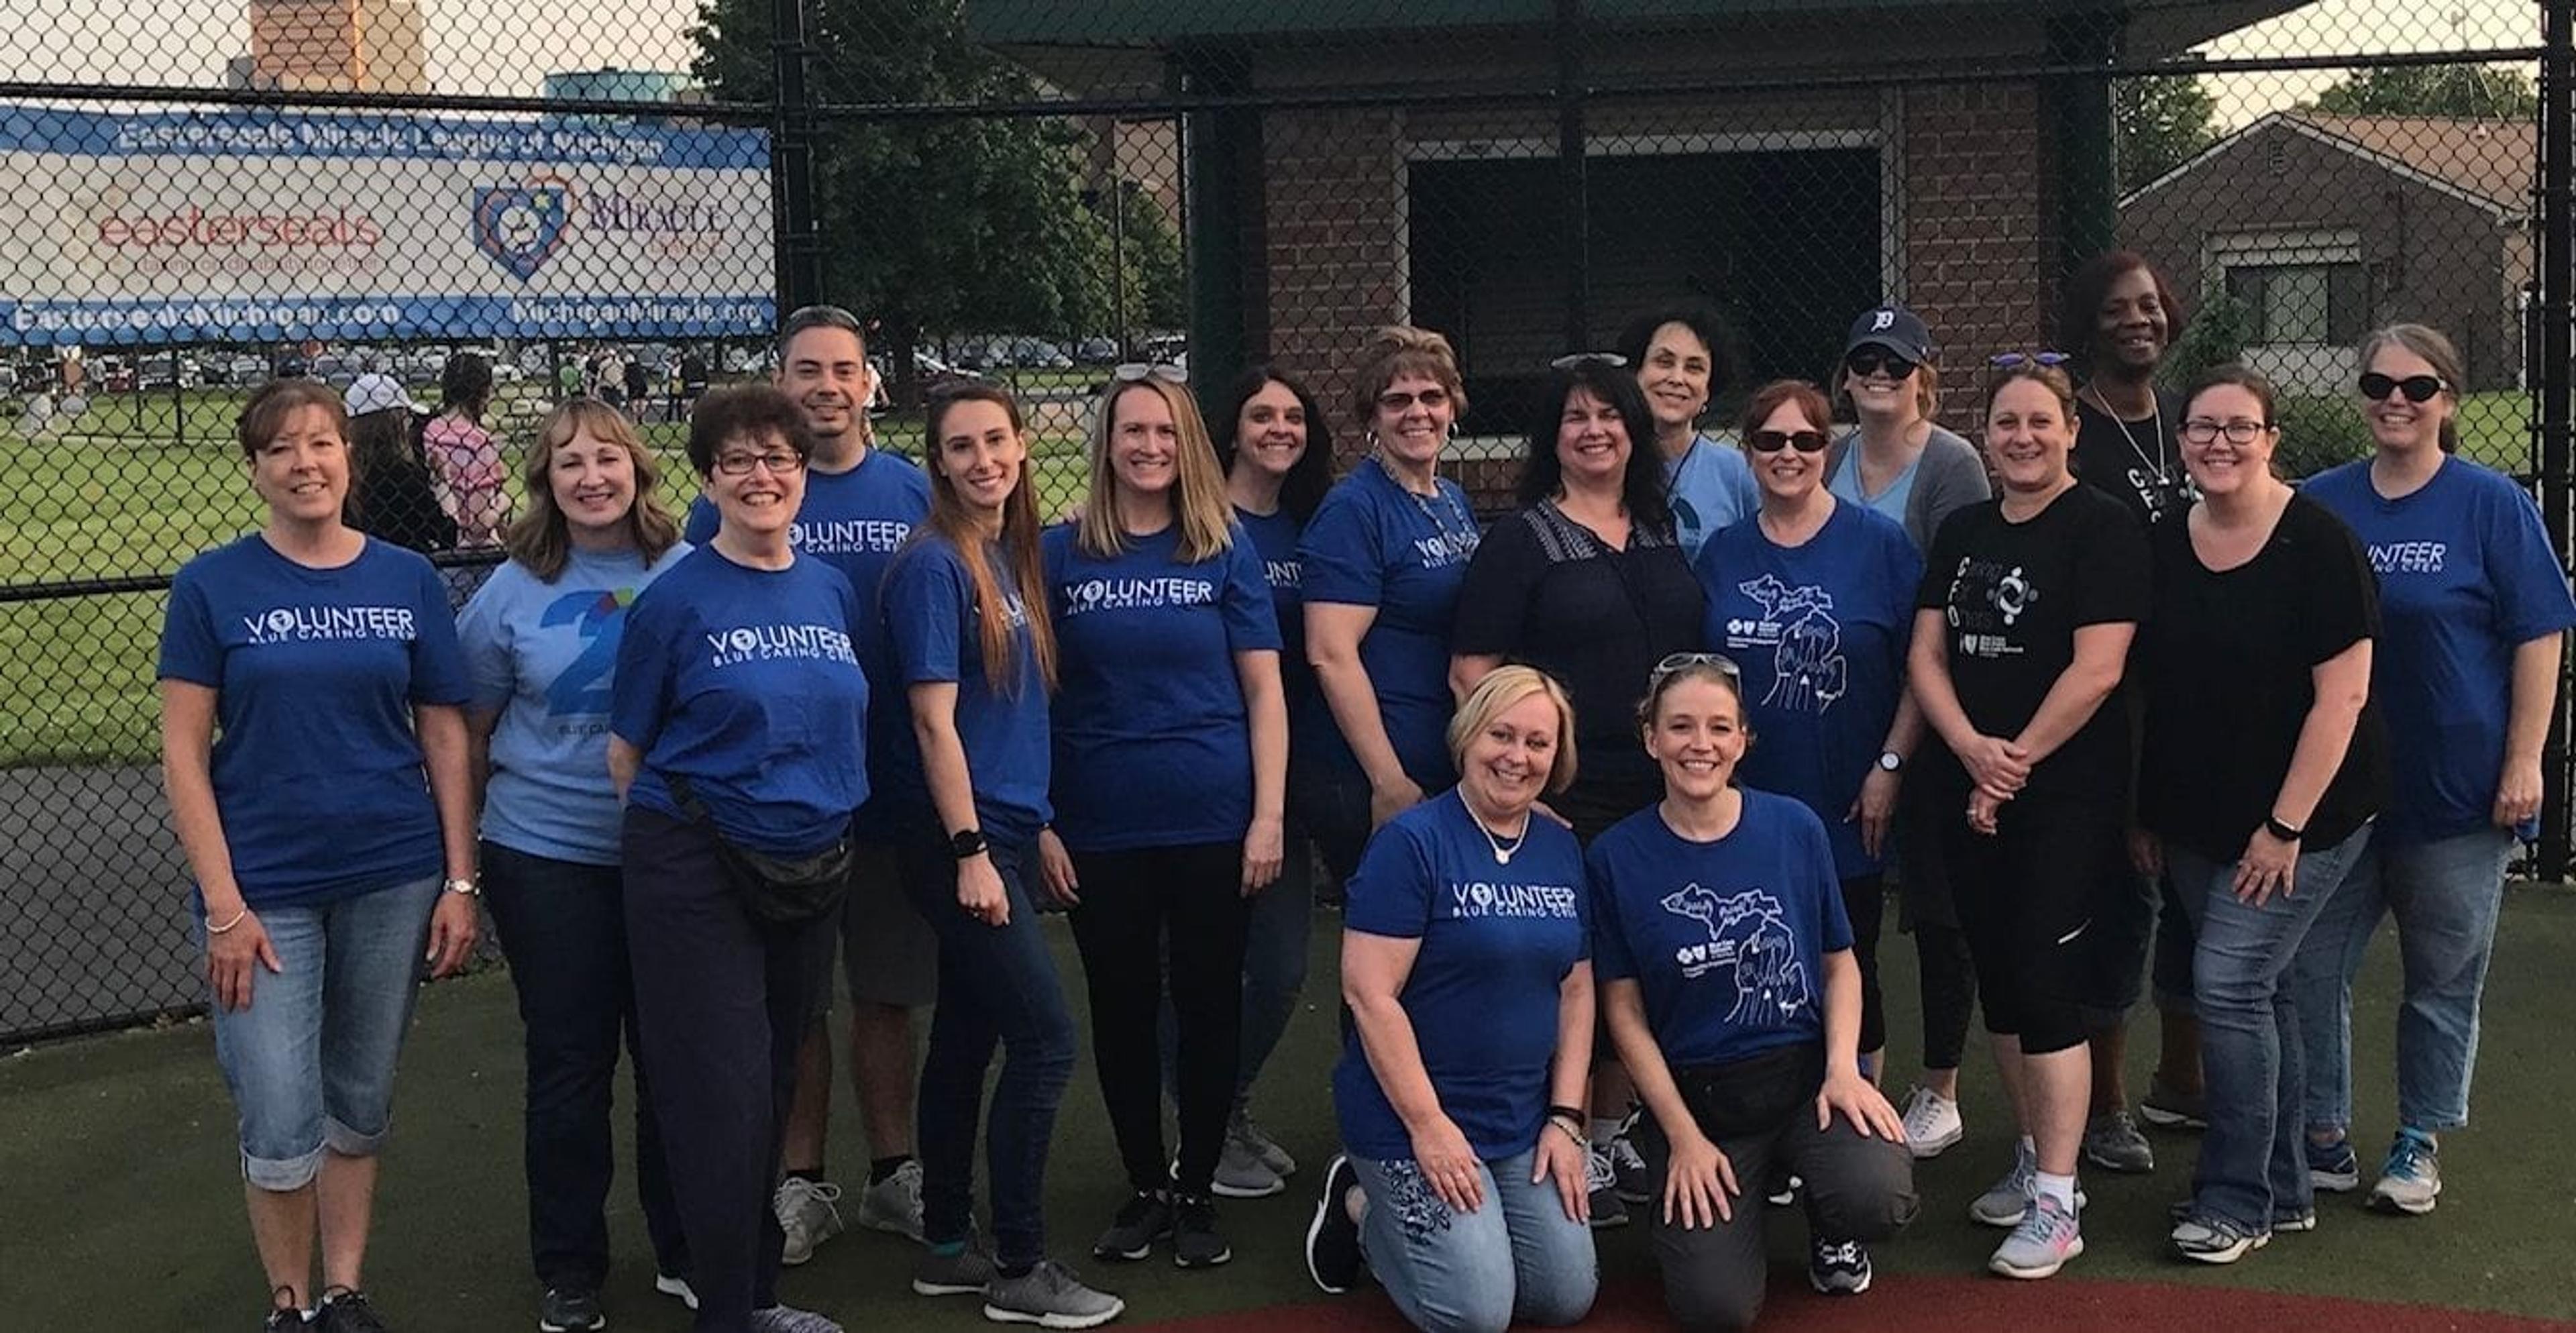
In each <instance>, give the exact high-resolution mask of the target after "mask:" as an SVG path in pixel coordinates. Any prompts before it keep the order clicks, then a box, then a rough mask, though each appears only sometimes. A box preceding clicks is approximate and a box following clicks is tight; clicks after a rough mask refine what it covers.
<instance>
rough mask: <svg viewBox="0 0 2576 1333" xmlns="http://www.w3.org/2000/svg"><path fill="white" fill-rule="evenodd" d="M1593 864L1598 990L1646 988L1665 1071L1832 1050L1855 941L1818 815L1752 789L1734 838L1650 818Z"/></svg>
mask: <svg viewBox="0 0 2576 1333" xmlns="http://www.w3.org/2000/svg"><path fill="white" fill-rule="evenodd" d="M1720 535H1723V534H1720ZM1584 865H1585V869H1586V871H1587V872H1588V873H1589V874H1590V876H1591V881H1592V948H1593V962H1592V967H1593V975H1594V978H1595V979H1596V980H1597V981H1600V982H1603V983H1607V982H1612V981H1634V982H1636V983H1637V988H1638V989H1639V990H1640V991H1641V992H1643V994H1644V998H1645V1002H1646V1026H1647V1027H1649V1028H1651V1029H1653V1031H1654V1034H1655V1046H1656V1047H1657V1049H1659V1050H1661V1051H1662V1052H1663V1054H1664V1061H1665V1063H1667V1064H1670V1065H1673V1066H1676V1067H1680V1066H1686V1065H1715V1064H1726V1063H1729V1062H1731V1061H1735V1060H1741V1059H1744V1058H1745V1057H1747V1056H1753V1055H1760V1054H1761V1053H1763V1052H1764V1051H1769V1050H1776V1049H1778V1048H1779V1047H1782V1046H1790V1045H1795V1044H1797V1043H1800V1042H1812V1041H1820V1040H1822V1039H1823V1037H1824V1030H1825V1026H1824V1024H1825V967H1824V960H1825V955H1827V954H1830V953H1839V952H1842V951H1843V950H1845V949H1849V948H1850V947H1852V931H1851V919H1850V918H1849V917H1847V916H1845V915H1844V914H1843V893H1842V886H1841V884H1839V883H1837V882H1836V880H1835V878H1834V862H1833V854H1832V853H1831V852H1830V851H1829V850H1828V849H1827V848H1826V846H1825V826H1824V823H1823V821H1821V820H1819V819H1817V818H1816V813H1815V811H1813V810H1810V809H1808V808H1807V807H1806V806H1805V804H1803V803H1801V802H1799V801H1795V800H1792V799H1790V798H1788V797H1786V796H1774V795H1772V794H1771V793H1769V792H1763V791H1754V790H1752V789H1750V788H1747V789H1745V792H1744V813H1743V816H1742V817H1741V818H1739V819H1738V820H1737V821H1736V824H1735V828H1734V830H1733V831H1732V832H1729V833H1728V834H1727V835H1726V836H1725V837H1723V838H1720V839H1718V840H1717V841H1715V842H1692V841H1690V840H1688V839H1686V838H1684V837H1682V836H1681V835H1680V834H1678V833H1675V832H1673V830H1672V828H1671V826H1669V825H1667V824H1666V823H1664V815H1663V810H1662V807H1661V806H1650V807H1648V808H1646V809H1644V810H1640V811H1638V812H1637V813H1635V814H1633V815H1630V816H1629V817H1627V818H1626V819H1623V820H1621V821H1619V823H1617V824H1615V825H1613V826H1612V827H1611V829H1610V831H1609V832H1607V833H1604V834H1602V835H1601V836H1600V837H1598V838H1595V839H1593V840H1592V849H1591V851H1590V853H1589V854H1587V855H1586V856H1585V857H1584Z"/></svg>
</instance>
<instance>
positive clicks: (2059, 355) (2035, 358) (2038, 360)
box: [1986, 352, 2075, 370]
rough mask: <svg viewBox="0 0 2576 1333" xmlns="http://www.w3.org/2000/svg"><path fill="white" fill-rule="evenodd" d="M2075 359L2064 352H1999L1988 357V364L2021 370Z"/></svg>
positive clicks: (2060, 364) (2063, 363)
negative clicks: (2026, 367)
mask: <svg viewBox="0 0 2576 1333" xmlns="http://www.w3.org/2000/svg"><path fill="white" fill-rule="evenodd" d="M2074 359H2075V358H2073V357H2071V356H2068V355H2067V354H2066V353H2064V352H1997V353H1995V354H1994V355H1993V356H1990V357H1987V358H1986V364H1987V365H1989V366H1992V367H1994V368H1995V369H1997V370H2019V369H2021V368H2022V367H2024V366H2062V365H2065V364H2066V363H2067V362H2069V361H2072V360H2074Z"/></svg>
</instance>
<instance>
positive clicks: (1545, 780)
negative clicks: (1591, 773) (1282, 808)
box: [1306, 666, 1600, 1333]
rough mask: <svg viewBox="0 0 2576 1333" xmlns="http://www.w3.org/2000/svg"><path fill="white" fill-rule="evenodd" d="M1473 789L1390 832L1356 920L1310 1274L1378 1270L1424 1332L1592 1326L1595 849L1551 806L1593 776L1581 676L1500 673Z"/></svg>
mask: <svg viewBox="0 0 2576 1333" xmlns="http://www.w3.org/2000/svg"><path fill="white" fill-rule="evenodd" d="M1448 741H1449V749H1450V753H1451V756H1452V758H1453V761H1454V762H1455V763H1456V764H1457V767H1458V782H1457V785H1456V786H1455V787H1453V788H1451V789H1450V790H1448V791H1446V792H1443V793H1441V794H1440V795H1438V796H1435V797H1432V798H1431V799H1430V800H1427V801H1423V802H1421V803H1419V804H1417V805H1415V806H1413V807H1412V808H1410V809H1408V810H1405V811H1403V812H1402V813H1400V814H1398V815H1397V816H1396V817H1395V818H1394V819H1392V820H1390V821H1388V823H1387V825H1386V827H1384V828H1382V829H1380V830H1378V833H1377V836H1375V837H1374V838H1372V839H1370V840H1369V845H1368V852H1367V854H1366V855H1365V856H1364V857H1363V858H1362V859H1361V861H1360V868H1359V873H1358V874H1356V875H1354V876H1352V877H1351V883H1350V902H1349V907H1348V909H1347V910H1346V911H1345V913H1344V916H1343V927H1342V998H1343V1000H1344V1001H1345V1002H1346V1003H1348V1004H1349V1006H1350V1013H1349V1016H1348V1018H1347V1019H1345V1021H1344V1022H1343V1024H1342V1032H1343V1043H1342V1058H1341V1062H1340V1063H1339V1064H1337V1065H1335V1066H1334V1068H1333V1109H1334V1112H1335V1119H1336V1120H1337V1122H1338V1124H1339V1126H1340V1129H1341V1136H1342V1147H1343V1152H1344V1154H1345V1155H1343V1156H1339V1157H1335V1158H1334V1159H1333V1162H1332V1165H1331V1166H1330V1167H1329V1168H1327V1169H1326V1171H1325V1173H1324V1194H1323V1198H1322V1199H1321V1200H1319V1201H1318V1202H1317V1204H1316V1206H1315V1218H1314V1221H1313V1222H1312V1223H1311V1224H1309V1226H1308V1227H1307V1229H1306V1265H1307V1272H1308V1273H1309V1274H1310V1275H1311V1276H1313V1278H1314V1279H1315V1283H1316V1285H1317V1286H1320V1287H1322V1288H1323V1289H1324V1290H1325V1291H1328V1292H1334V1293H1340V1292H1345V1291H1349V1290H1350V1289H1351V1288H1352V1287H1353V1286H1355V1285H1357V1283H1358V1281H1359V1276H1360V1274H1361V1272H1362V1271H1364V1270H1365V1271H1366V1272H1368V1273H1370V1274H1372V1275H1373V1276H1375V1277H1376V1279H1377V1282H1378V1285H1379V1286H1381V1287H1383V1288H1385V1289H1386V1294H1387V1296H1388V1298H1389V1299H1391V1300H1393V1301H1394V1302H1395V1308H1396V1310H1397V1311H1398V1312H1400V1313H1401V1314H1402V1315H1403V1316H1404V1318H1405V1319H1406V1321H1407V1322H1409V1323H1411V1324H1412V1325H1413V1326H1414V1327H1416V1328H1419V1329H1426V1330H1436V1331H1438V1333H1502V1330H1503V1329H1504V1328H1505V1327H1506V1326H1508V1325H1510V1324H1512V1323H1514V1322H1516V1321H1517V1322H1519V1323H1524V1324H1540V1325H1547V1326H1557V1325H1564V1324H1572V1323H1577V1322H1579V1321H1581V1320H1582V1318H1583V1317H1584V1315H1585V1314H1587V1313H1589V1312H1590V1311H1591V1309H1592V1298H1593V1296H1594V1294H1595V1293H1596V1292H1597V1291H1598V1289H1599V1286H1600V1267H1599V1263H1598V1261H1597V1260H1596V1259H1595V1257H1594V1254H1593V1248H1592V1233H1591V1232H1590V1230H1588V1229H1587V1228H1586V1227H1585V1225H1584V1208H1585V1194H1584V1180H1583V1160H1584V1143H1583V1115H1582V1112H1580V1111H1578V1110H1576V1109H1575V1104H1576V1103H1578V1102H1580V1101H1581V1100H1582V1095H1583V1084H1584V1079H1585V1077H1586V1074H1587V1070H1588V1067H1589V1065H1590V1062H1591V1050H1592V1019H1593V1011H1592V964H1591V962H1590V956H1591V945H1590V939H1589V935H1588V932H1587V923H1588V921H1589V918H1590V912H1589V909H1588V906H1587V903H1586V898H1587V895H1586V893H1585V890H1584V880H1583V853H1582V851H1581V849H1580V848H1578V847H1577V846H1576V845H1575V841H1574V835H1573V834H1572V833H1570V832H1568V831H1567V830H1566V828H1565V826H1564V825H1562V824H1559V823H1557V822H1556V821H1554V820H1552V819H1549V818H1548V817H1547V816H1546V815H1545V814H1543V813H1540V812H1539V811H1538V809H1537V808H1536V807H1537V804H1538V800H1539V797H1540V796H1541V795H1543V794H1545V793H1549V792H1561V791H1563V790H1564V789H1565V787H1566V784H1567V783H1568V782H1570V781H1572V780H1573V778H1574V775H1575V753H1576V749H1577V745H1578V742H1577V741H1576V739H1575V735H1574V713H1573V709H1572V708H1571V706H1570V705H1569V704H1568V703H1567V701H1566V698H1565V691H1564V689H1563V688H1562V687H1560V686H1559V685H1557V683H1556V682H1555V681H1553V680H1550V679H1549V678H1548V677H1546V676H1545V675H1542V674H1541V673H1539V672H1537V671H1535V670H1532V669H1531V668H1529V667H1525V666H1507V667H1502V668H1499V669H1497V670H1495V671H1493V672H1491V673H1489V674H1488V675H1487V676H1486V677H1485V678H1484V680H1483V681H1481V682H1479V683H1478V684H1477V686H1476V688H1475V689H1473V690H1470V691H1468V693H1467V698H1466V701H1465V702H1464V703H1462V704H1460V705H1459V707H1458V715H1457V717H1456V719H1455V720H1453V721H1452V722H1451V723H1450V724H1449V728H1448Z"/></svg>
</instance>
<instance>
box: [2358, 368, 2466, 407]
mask: <svg viewBox="0 0 2576 1333" xmlns="http://www.w3.org/2000/svg"><path fill="white" fill-rule="evenodd" d="M2450 387H2451V386H2450V384H2449V383H2448V382H2447V381H2445V380H2444V379H2443V378H2442V377H2441V376H2439V375H2409V376H2407V377H2406V378H2404V379H2402V380H2401V379H2392V378H2390V377H2389V376H2386V375H2382V374H2380V373H2379V372H2378V371H2376V370H2373V371H2366V372H2364V373H2363V375H2362V377H2361V396H2362V397H2364V398H2367V399H2369V400H2370V401H2372V402H2374V403H2376V402H2379V401H2381V400H2382V399H2385V398H2386V397H2388V391H2389V390H2391V389H2394V390H2396V391H2398V392H2399V393H2402V394H2405V395H2406V401H2408V402H2410V403H2429V402H2431V401H2433V395H2435V394H2437V393H2440V392H2441V391H2443V390H2444V389H2447V388H2450Z"/></svg>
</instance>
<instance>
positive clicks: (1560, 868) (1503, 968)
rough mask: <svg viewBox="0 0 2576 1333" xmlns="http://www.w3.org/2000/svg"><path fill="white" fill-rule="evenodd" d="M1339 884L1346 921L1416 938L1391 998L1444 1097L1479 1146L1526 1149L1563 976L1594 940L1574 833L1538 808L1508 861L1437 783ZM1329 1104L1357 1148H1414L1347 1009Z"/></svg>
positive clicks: (1373, 1153)
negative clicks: (1437, 790)
mask: <svg viewBox="0 0 2576 1333" xmlns="http://www.w3.org/2000/svg"><path fill="white" fill-rule="evenodd" d="M1347 892H1348V893H1349V899H1348V901H1347V902H1346V903H1345V905H1344V907H1343V914H1342V921H1343V925H1344V927H1345V928H1346V929H1349V930H1355V931H1358V932H1360V933H1361V934H1364V935H1384V936H1388V937H1390V938H1394V939H1418V940H1420V941H1422V947H1421V951H1420V952H1419V953H1416V954H1415V955H1414V959H1413V970H1412V972H1411V973H1409V974H1408V975H1407V976H1406V977H1405V981H1404V990H1403V991H1402V993H1401V994H1400V995H1398V997H1397V998H1398V1000H1399V1001H1400V1002H1401V1003H1402V1004H1403V1006H1404V1013H1405V1017H1406V1018H1408V1019H1410V1020H1411V1021H1412V1023H1413V1036H1414V1041H1415V1043H1416V1044H1417V1045H1419V1046H1420V1047H1421V1049H1422V1065H1423V1069H1424V1072H1426V1073H1428V1074H1429V1075H1430V1076H1431V1090H1432V1091H1433V1092H1434V1093H1435V1094H1437V1095H1438V1097H1439V1099H1440V1109H1441V1111H1442V1112H1443V1113H1444V1114H1446V1115H1447V1116H1448V1117H1449V1119H1450V1120H1451V1121H1453V1122H1455V1123H1456V1124H1457V1126H1458V1130H1459V1132H1460V1133H1462V1134H1465V1135H1466V1136H1467V1142H1468V1143H1469V1144H1470V1145H1472V1146H1473V1147H1474V1148H1475V1150H1476V1155H1477V1156H1478V1157H1481V1158H1483V1159H1485V1160H1487V1161H1493V1160H1495V1159H1497V1158H1503V1157H1510V1156H1513V1155H1515V1154H1518V1153H1523V1152H1527V1151H1528V1150H1529V1147H1530V1145H1531V1144H1533V1143H1536V1142H1537V1141H1538V1132H1539V1129H1540V1127H1541V1126H1542V1125H1543V1124H1544V1123H1545V1122H1546V1119H1547V1092H1548V1068H1549V1065H1550V1064H1551V1062H1553V1061H1554V1059H1555V1057H1556V1019H1557V1001H1558V993H1559V987H1561V986H1562V985H1563V984H1564V982H1565V978H1566V974H1568V973H1570V972H1572V971H1573V970H1574V965H1575V964H1576V963H1578V962H1581V961H1582V960H1583V959H1584V958H1585V956H1586V955H1587V954H1588V953H1589V952H1590V949H1591V942H1590V940H1589V938H1588V936H1587V926H1586V919H1587V915H1588V911H1589V909H1588V907H1587V905H1586V902H1585V898H1586V894H1585V892H1584V887H1583V852H1582V850H1581V848H1579V847H1578V846H1576V844H1575V841H1574V834H1573V833H1572V832H1570V831H1568V830H1567V829H1566V828H1565V827H1564V826H1563V825H1561V824H1559V823H1557V822H1556V821H1555V820H1552V819H1549V818H1548V817H1546V816H1545V815H1538V814H1533V815H1532V816H1531V817H1530V821H1529V831H1528V833H1527V835H1526V841H1525V842H1524V843H1523V845H1522V846H1521V847H1520V848H1518V849H1517V850H1515V851H1514V852H1513V853H1512V859H1511V863H1510V864H1508V865H1503V864H1498V863H1497V862H1496V861H1495V858H1494V849H1493V845H1492V844H1491V843H1489V842H1487V841H1486V839H1485V835H1484V833H1483V832H1482V831H1481V830H1479V829H1478V828H1477V827H1476V821H1475V817H1474V816H1472V815H1470V814H1468V813H1467V807H1466V804H1465V803H1464V802H1463V801H1462V800H1461V799H1460V798H1459V796H1458V793H1457V792H1455V791H1449V792H1445V793H1443V794H1441V795H1439V796H1435V797H1433V798H1431V799H1430V800H1427V801H1424V802H1423V803H1422V804H1420V805H1417V806H1415V807H1413V808H1412V809H1410V810H1407V811H1405V812H1404V813H1402V814H1399V815H1397V816H1396V817H1395V818H1393V819H1391V820H1388V821H1387V823H1386V826H1385V827H1384V828H1381V829H1379V830H1378V831H1377V836H1375V837H1373V838H1371V839H1370V840H1369V845H1368V851H1367V852H1366V853H1365V854H1363V855H1362V856H1361V857H1360V866H1359V870H1358V871H1357V872H1356V873H1354V874H1353V875H1352V876H1351V879H1350V884H1349V886H1348V889H1347ZM1333 1108H1334V1110H1335V1112H1336V1113H1337V1117H1338V1119H1339V1121H1340V1125H1341V1131H1342V1146H1343V1147H1344V1148H1346V1149H1348V1150H1349V1151H1351V1152H1352V1153H1355V1154H1357V1155H1359V1156H1362V1157H1368V1158H1373V1159H1375V1160H1378V1161H1393V1160H1398V1159H1404V1158H1410V1157H1412V1156H1413V1136H1412V1135H1410V1134H1408V1133H1406V1132H1405V1128H1404V1122H1403V1121H1402V1120H1401V1119H1399V1118H1397V1116H1396V1114H1395V1108H1394V1106H1393V1105H1391V1104H1390V1103H1389V1102H1388V1101H1387V1099H1386V1090H1385V1089H1384V1088H1382V1087H1380V1086H1378V1081H1377V1073H1376V1071H1375V1070H1373V1069H1371V1068H1370V1067H1369V1062H1368V1052H1367V1051H1366V1050H1364V1049H1362V1048H1361V1045H1360V1036H1359V1032H1358V1030H1357V1029H1356V1028H1355V1027H1353V1026H1351V1025H1350V1024H1348V1023H1345V1024H1344V1032H1343V1038H1342V1059H1341V1062H1340V1063H1339V1064H1337V1065H1335V1066H1334V1067H1333Z"/></svg>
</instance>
